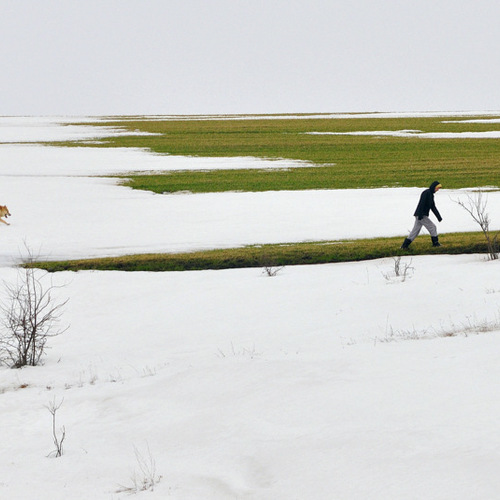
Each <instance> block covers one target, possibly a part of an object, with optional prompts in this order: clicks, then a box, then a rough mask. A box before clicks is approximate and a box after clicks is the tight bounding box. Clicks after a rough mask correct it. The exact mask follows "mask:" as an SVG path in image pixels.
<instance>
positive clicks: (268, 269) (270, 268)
mask: <svg viewBox="0 0 500 500" xmlns="http://www.w3.org/2000/svg"><path fill="white" fill-rule="evenodd" d="M259 262H260V264H261V266H262V267H263V268H264V269H263V271H262V273H263V274H265V275H266V276H269V277H273V276H276V275H277V274H278V273H279V272H280V271H281V270H282V269H283V268H284V267H285V266H276V265H274V263H273V260H272V258H271V256H270V255H268V254H267V253H263V254H262V255H261V256H260V259H259Z"/></svg>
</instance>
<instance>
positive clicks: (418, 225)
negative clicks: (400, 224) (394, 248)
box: [408, 217, 424, 241]
mask: <svg viewBox="0 0 500 500" xmlns="http://www.w3.org/2000/svg"><path fill="white" fill-rule="evenodd" d="M423 223H424V219H421V220H419V218H418V217H415V224H414V225H413V229H412V230H411V231H410V234H409V235H408V239H409V240H410V241H413V240H414V239H415V238H416V237H417V236H418V235H419V233H420V230H421V229H422V224H423Z"/></svg>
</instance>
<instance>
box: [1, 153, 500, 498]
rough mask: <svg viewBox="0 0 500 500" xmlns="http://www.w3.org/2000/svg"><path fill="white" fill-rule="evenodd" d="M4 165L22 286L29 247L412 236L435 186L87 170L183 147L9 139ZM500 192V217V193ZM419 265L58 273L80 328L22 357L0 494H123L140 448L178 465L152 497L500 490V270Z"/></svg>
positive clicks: (5, 251)
mask: <svg viewBox="0 0 500 500" xmlns="http://www.w3.org/2000/svg"><path fill="white" fill-rule="evenodd" d="M23 148H24V149H23ZM89 151H91V152H89ZM23 152H24V153H23ZM38 153H39V154H38ZM59 153H60V154H61V156H58V154H59ZM115 155H116V156H115ZM129 155H130V156H129ZM151 156H153V155H151ZM9 158H10V159H11V160H12V161H9ZM23 158H25V160H23ZM58 158H59V159H58ZM0 159H1V161H0V177H1V190H0V204H4V203H7V205H8V206H9V208H10V210H11V212H12V214H13V215H12V217H11V218H10V219H9V221H10V222H11V223H12V225H11V226H9V227H7V226H4V225H2V227H0V237H1V238H2V245H1V250H0V252H1V254H0V255H1V262H2V265H3V266H4V267H1V268H0V279H1V280H6V281H7V282H13V281H14V280H15V279H16V275H17V271H16V269H14V268H12V267H10V264H12V263H13V262H15V261H16V259H17V258H18V256H19V253H20V252H22V248H23V245H24V241H26V242H27V243H28V244H29V245H30V247H31V248H33V249H34V250H37V251H38V250H40V252H41V254H43V255H44V256H51V257H53V258H56V257H63V256H65V257H76V256H86V255H104V254H106V255H107V254H119V253H132V252H138V251H141V252H149V251H160V250H168V251H170V250H181V249H182V250H185V249H194V248H202V247H203V248H207V247H215V246H234V245H241V244H247V243H263V242H280V241H281V242H283V241H300V240H305V239H312V240H321V239H335V238H354V237H365V236H377V235H397V234H400V235H404V234H405V233H406V231H407V230H408V229H409V226H410V225H411V222H412V221H411V218H412V217H411V212H412V210H413V209H414V205H415V203H416V200H417V197H418V193H419V192H420V189H417V188H415V189H380V190H348V191H339V192H336V191H314V192H297V193H293V192H283V193H281V192H275V193H255V194H250V193H226V194H214V195H169V196H164V195H154V194H150V193H145V192H144V193H143V192H138V191H133V190H131V189H127V188H123V187H120V186H117V185H116V184H115V183H114V182H113V181H110V180H108V179H95V178H94V179H91V178H88V177H85V175H86V174H95V173H103V174H106V173H109V172H111V171H124V170H125V171H126V170H128V169H130V170H139V169H141V166H143V169H144V170H149V169H151V167H150V166H146V165H148V164H150V162H158V163H157V164H156V163H155V167H154V170H161V169H162V166H161V164H162V162H163V161H165V163H164V165H165V166H164V168H165V169H167V168H173V167H169V166H168V165H169V163H168V161H169V160H168V159H169V157H168V156H166V157H158V158H155V159H154V160H152V159H151V158H150V155H149V154H148V153H146V152H143V151H140V150H131V151H126V150H112V151H109V150H101V149H99V150H87V149H84V148H81V149H60V150H59V149H58V148H47V149H44V148H42V147H39V146H28V145H16V146H13V145H0ZM181 161H186V162H190V161H193V162H196V161H198V159H187V160H181ZM245 161H249V162H250V160H245ZM221 163H224V164H225V162H221ZM213 168H217V162H214V164H213ZM86 169H88V170H86ZM75 172H77V173H75ZM431 180H432V179H431ZM465 194H466V192H460V191H458V192H453V191H447V190H446V189H443V190H441V191H440V192H439V193H438V194H437V195H436V200H437V204H438V207H439V209H440V211H441V213H442V215H443V217H444V221H443V222H442V223H441V225H440V230H441V231H460V230H475V229H476V228H475V227H474V225H473V224H472V223H471V222H470V221H469V220H468V217H467V214H464V213H463V210H461V209H460V207H458V206H457V205H456V203H454V202H453V201H452V199H454V198H456V197H458V196H464V195H465ZM488 203H489V205H488V206H489V211H490V213H491V215H492V219H493V223H494V224H495V228H496V229H498V228H499V225H498V224H499V222H498V217H495V214H498V213H499V208H500V206H499V205H500V197H499V195H498V193H496V192H492V193H490V194H489V200H488ZM421 237H422V238H427V237H428V236H421ZM404 263H405V264H407V265H409V266H411V269H409V272H408V275H407V279H406V280H404V281H403V280H402V279H401V278H398V277H395V276H394V261H393V260H392V259H383V260H377V261H372V262H361V263H347V264H332V265H318V266H297V267H286V268H284V269H283V270H281V271H280V272H279V273H278V274H277V276H275V277H268V276H265V275H264V274H262V272H261V270H260V269H242V270H227V271H203V272H186V273H123V272H79V273H57V274H56V275H54V276H50V277H49V276H47V277H48V278H50V279H53V280H54V281H53V282H54V284H56V285H60V284H61V285H65V286H64V287H63V288H60V289H59V288H58V289H57V290H56V293H57V299H58V300H59V299H61V300H62V299H64V298H66V297H68V298H69V299H70V300H69V302H68V304H67V306H66V309H65V314H64V316H63V322H64V323H65V324H68V325H69V329H68V330H67V331H66V332H65V333H64V334H63V335H61V336H59V337H56V338H54V339H51V341H50V344H49V345H50V347H51V349H50V350H49V351H48V355H47V357H46V358H45V364H44V366H41V367H36V368H26V369H22V370H11V369H7V368H0V412H1V415H2V418H1V422H2V425H1V426H0V440H1V442H2V454H1V458H0V471H1V474H0V498H6V499H27V498H30V499H31V498H36V499H40V500H46V499H47V500H48V499H50V500H58V499H61V500H63V499H64V500H66V499H89V498H95V499H119V498H123V497H125V496H126V494H125V493H118V490H120V485H121V486H132V484H133V481H132V477H133V475H134V471H135V474H136V478H137V480H138V481H141V479H142V473H141V471H140V467H139V464H138V460H137V458H136V456H135V453H134V448H135V449H136V450H137V451H138V453H139V454H140V455H141V456H142V457H144V458H145V459H146V460H149V457H151V458H152V459H153V460H154V461H155V464H156V475H157V476H160V475H161V476H162V478H161V481H160V482H159V483H158V484H157V485H156V486H155V490H154V492H152V493H151V492H149V491H148V492H144V493H141V494H140V496H144V497H147V498H149V497H150V496H151V497H152V498H173V499H217V500H218V499H240V498H241V499H243V498H249V499H250V498H251V499H266V500H267V499H286V500H288V499H301V500H302V499H314V500H316V499H325V500H327V499H328V500H329V499H332V498H335V499H365V498H370V499H384V500H385V499H388V498H391V499H392V498H398V499H410V498H411V499H421V498H422V499H423V498H425V499H443V500H444V499H471V498H481V499H483V498H488V499H489V498H496V496H497V495H498V490H499V488H500V479H499V478H498V474H496V469H497V462H498V456H499V453H500V433H499V432H498V423H497V422H498V418H499V416H500V403H499V400H498V397H497V384H496V379H497V378H498V376H500V366H499V364H498V355H497V352H498V350H499V349H500V326H499V323H500V285H499V284H498V283H499V281H498V275H499V267H498V266H499V263H498V262H488V261H486V260H485V259H484V256H477V255H469V256H456V257H451V256H434V257H429V256H425V257H414V258H413V259H411V258H410V257H408V258H406V259H404ZM481 330H482V332H481ZM415 337H422V339H421V340H409V339H412V338H415ZM53 401H55V402H56V403H57V402H61V401H63V402H62V406H61V408H60V409H59V410H58V412H57V429H58V430H59V429H60V427H61V426H64V427H65V429H66V439H65V442H64V445H65V453H64V455H63V456H62V457H61V458H48V457H47V455H49V453H50V452H51V451H52V450H53V449H54V445H53V443H52V434H51V433H52V428H51V424H52V421H51V415H50V413H49V411H48V410H47V408H45V406H46V405H48V404H50V403H51V402H53Z"/></svg>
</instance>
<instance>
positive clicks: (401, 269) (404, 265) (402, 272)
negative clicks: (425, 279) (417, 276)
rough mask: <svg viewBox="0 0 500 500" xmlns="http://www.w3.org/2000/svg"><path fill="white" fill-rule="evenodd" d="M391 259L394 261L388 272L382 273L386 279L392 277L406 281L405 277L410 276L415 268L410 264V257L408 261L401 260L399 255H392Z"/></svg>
mask: <svg viewBox="0 0 500 500" xmlns="http://www.w3.org/2000/svg"><path fill="white" fill-rule="evenodd" d="M392 260H393V263H394V267H393V269H392V270H391V271H390V272H389V273H382V275H383V276H384V278H385V279H386V280H387V281H391V280H392V279H393V278H398V279H399V280H400V281H406V279H407V278H409V277H411V275H412V273H413V271H414V270H415V268H414V267H412V265H411V263H412V260H411V259H410V262H403V261H402V260H401V257H400V256H399V257H393V258H392Z"/></svg>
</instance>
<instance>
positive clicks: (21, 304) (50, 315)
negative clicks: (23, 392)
mask: <svg viewBox="0 0 500 500" xmlns="http://www.w3.org/2000/svg"><path fill="white" fill-rule="evenodd" d="M31 262H33V258H32V256H31V255H30V256H29V259H28V260H27V261H25V266H26V265H29V264H30V263H31ZM4 287H5V300H4V301H3V302H1V303H0V314H1V318H0V361H1V362H3V363H6V364H9V365H10V366H11V367H12V368H20V367H22V366H27V365H28V366H36V365H38V364H39V363H40V359H41V358H42V356H43V355H44V353H45V350H46V349H47V340H48V339H49V338H51V337H55V336H57V335H60V334H61V333H64V332H65V331H66V330H67V328H68V327H66V328H62V329H60V328H58V327H57V326H58V323H59V322H60V319H61V316H62V312H63V308H64V306H65V305H66V303H67V302H68V300H65V301H62V302H58V301H56V299H55V298H54V296H53V292H54V290H55V289H56V288H60V287H56V286H55V285H53V284H52V282H51V281H50V280H49V278H48V274H47V273H45V272H43V271H41V270H40V269H34V268H32V267H24V268H22V269H21V270H20V271H19V274H18V277H17V281H16V282H15V283H6V282H4Z"/></svg>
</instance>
